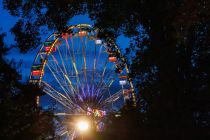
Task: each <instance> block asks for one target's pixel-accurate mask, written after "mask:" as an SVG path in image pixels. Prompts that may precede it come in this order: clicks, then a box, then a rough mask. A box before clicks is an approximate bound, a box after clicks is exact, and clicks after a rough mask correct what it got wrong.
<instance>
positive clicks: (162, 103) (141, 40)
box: [4, 0, 210, 139]
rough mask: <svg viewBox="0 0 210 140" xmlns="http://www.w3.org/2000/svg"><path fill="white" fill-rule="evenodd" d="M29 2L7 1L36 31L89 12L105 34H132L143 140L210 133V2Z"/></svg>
mask: <svg viewBox="0 0 210 140" xmlns="http://www.w3.org/2000/svg"><path fill="white" fill-rule="evenodd" d="M27 3H30V2H29V1H24V2H22V1H21V2H18V1H17V2H12V0H4V7H5V8H6V9H7V10H9V11H10V13H11V14H12V15H21V13H24V14H23V17H24V19H25V20H24V23H27V22H28V23H30V24H31V25H35V26H36V31H39V32H41V30H38V29H40V28H41V27H42V26H44V25H46V26H47V27H48V28H49V29H52V28H57V29H59V30H60V29H61V28H63V26H65V25H66V24H67V21H68V20H69V19H70V18H71V17H73V16H74V15H77V14H83V13H85V12H87V13H88V14H89V16H90V18H91V19H92V20H94V21H95V25H96V26H97V27H99V28H101V29H104V31H103V32H102V35H101V36H103V37H107V36H109V37H110V36H111V37H112V38H116V37H117V36H119V35H120V34H124V35H126V36H127V37H129V38H131V42H130V47H129V48H128V49H127V54H126V57H127V60H128V61H129V63H130V68H131V77H132V78H133V80H134V81H135V84H136V89H137V91H138V94H137V95H138V98H139V102H138V107H139V111H141V113H140V114H141V115H142V116H143V117H142V118H140V120H141V122H142V123H141V124H139V125H140V126H142V129H141V131H142V132H143V133H141V134H140V133H139V136H142V139H143V138H145V139H147V138H148V139H151V137H152V136H151V137H149V135H153V134H154V135H153V137H152V138H156V139H169V138H170V139H175V138H178V139H184V138H186V139H192V138H197V137H199V136H203V137H204V138H207V137H210V136H209V134H208V133H207V130H208V128H209V126H210V119H209V117H210V116H209V115H208V112H210V110H209V107H210V104H209V103H210V101H209V99H210V95H209V93H210V92H209V91H210V85H209V83H210V82H209V81H210V65H209V64H210V58H209V57H210V53H209V51H210V41H209V40H210V30H209V29H210V28H209V26H210V15H209V14H210V11H209V9H210V2H209V1H207V0H199V1H196V0H173V1H167V0H160V1H156V2H154V1H152V0H141V1H139V0H132V1H130V0H121V1H113V0H95V1H85V0H84V1H82V0H81V1H80V0H79V1H57V0H52V1H48V2H37V1H36V2H31V3H30V6H31V7H33V8H35V9H36V10H33V8H28V9H27V10H25V9H23V7H26V5H28V4H27ZM31 11H33V14H32V12H31ZM34 13H35V14H34ZM36 16H39V18H36ZM31 17H34V18H33V19H34V20H31V19H32V18H31ZM20 29H21V28H19V27H18V30H20ZM21 31H22V29H21ZM28 33H30V32H28ZM16 35H18V34H16ZM20 40H21V39H20ZM26 46H27V45H26ZM26 46H25V47H26ZM30 47H31V46H29V47H28V48H30ZM19 48H21V47H19ZM26 48H27V47H26ZM21 50H23V48H21ZM126 115H128V116H129V113H125V116H126ZM130 119H132V117H131V118H130ZM125 121H126V120H124V119H122V120H120V121H118V120H116V124H115V123H113V125H114V126H117V125H118V124H120V123H123V122H125ZM128 124H130V123H128ZM131 124H132V123H131ZM114 126H113V127H114ZM134 126H135V125H133V127H134ZM146 130H147V131H146ZM133 131H140V129H137V130H133ZM113 132H114V130H113ZM183 132H184V133H183ZM116 133H117V132H116ZM173 136H176V137H173Z"/></svg>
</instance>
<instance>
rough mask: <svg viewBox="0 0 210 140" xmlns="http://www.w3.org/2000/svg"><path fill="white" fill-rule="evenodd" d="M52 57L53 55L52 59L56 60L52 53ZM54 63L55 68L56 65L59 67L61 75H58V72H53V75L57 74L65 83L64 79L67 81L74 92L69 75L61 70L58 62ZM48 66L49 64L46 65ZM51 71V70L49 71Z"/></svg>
mask: <svg viewBox="0 0 210 140" xmlns="http://www.w3.org/2000/svg"><path fill="white" fill-rule="evenodd" d="M52 57H53V60H54V61H55V62H57V60H56V58H55V57H54V56H53V55H52ZM55 64H57V65H56V68H57V67H58V68H59V70H60V72H61V73H62V75H60V74H58V73H56V72H54V75H55V76H56V75H58V77H59V78H60V80H61V81H63V82H65V83H66V81H67V82H68V84H69V86H70V87H71V89H73V90H74V92H76V89H75V88H74V86H73V85H72V82H71V80H70V78H69V76H68V75H67V74H65V73H64V72H63V70H62V68H61V67H60V66H59V65H58V63H55ZM48 66H50V65H48ZM52 69H53V70H56V69H55V68H54V67H52ZM52 69H51V70H52ZM51 72H53V71H51ZM61 77H62V78H61ZM57 79H58V78H57ZM66 84H67V83H66ZM68 90H70V89H69V87H68Z"/></svg>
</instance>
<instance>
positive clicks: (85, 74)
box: [80, 37, 88, 83]
mask: <svg viewBox="0 0 210 140" xmlns="http://www.w3.org/2000/svg"><path fill="white" fill-rule="evenodd" d="M80 40H81V42H82V44H81V48H82V56H83V62H84V65H83V71H84V80H85V82H86V83H88V82H87V64H86V61H87V60H86V47H87V42H86V41H84V40H83V37H80ZM84 42H85V43H84Z"/></svg>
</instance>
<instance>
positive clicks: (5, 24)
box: [0, 2, 129, 82]
mask: <svg viewBox="0 0 210 140" xmlns="http://www.w3.org/2000/svg"><path fill="white" fill-rule="evenodd" d="M0 18H1V22H0V27H1V29H2V30H1V31H2V32H5V33H6V34H7V36H6V37H5V42H6V44H7V46H11V45H12V44H14V43H15V41H14V36H13V35H12V34H11V33H10V28H11V27H13V26H14V24H15V22H16V21H17V20H18V18H17V17H13V16H11V15H10V14H9V13H8V12H7V11H6V10H4V9H3V6H2V2H0ZM2 19H4V20H2ZM82 23H85V24H90V25H94V22H93V21H91V20H90V18H89V17H88V15H77V16H74V17H73V18H72V19H70V20H69V25H77V24H82ZM52 32H54V31H52ZM52 32H49V35H50V34H51V33H52ZM47 37H48V36H45V35H43V36H42V41H44V40H45V39H46V38H47ZM117 44H118V45H119V48H125V47H128V45H129V39H128V38H126V37H124V36H123V35H121V36H119V37H118V39H117ZM40 47H41V44H40V46H38V47H37V48H36V49H34V50H32V51H29V52H27V53H26V54H21V53H19V50H18V49H17V48H12V49H11V50H10V52H9V53H8V55H7V56H6V57H7V58H8V59H15V60H16V61H19V60H23V64H22V67H21V74H22V81H23V82H24V81H25V80H27V79H28V78H29V75H30V69H31V65H32V63H33V60H34V58H35V56H36V54H37V52H38V50H39V49H40Z"/></svg>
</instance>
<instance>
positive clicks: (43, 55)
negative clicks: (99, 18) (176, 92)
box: [30, 24, 136, 117]
mask: <svg viewBox="0 0 210 140" xmlns="http://www.w3.org/2000/svg"><path fill="white" fill-rule="evenodd" d="M128 73H129V70H128V67H127V65H126V61H125V59H124V57H123V56H122V54H121V53H120V50H119V49H118V47H117V45H116V44H115V43H114V42H113V41H112V40H109V39H106V40H105V39H100V38H98V29H95V28H93V27H92V26H91V25H88V24H79V25H75V26H69V27H68V28H66V30H64V31H62V32H54V33H53V34H52V35H50V36H49V37H48V38H47V39H46V41H45V42H44V43H43V44H42V46H41V48H40V50H39V52H38V53H37V55H36V57H35V60H34V62H33V65H32V68H31V73H30V82H31V83H35V84H38V85H40V86H41V87H42V89H43V91H44V93H46V94H47V95H49V97H51V98H53V99H54V100H55V101H56V102H57V103H58V104H59V105H60V106H61V107H62V108H63V112H65V113H68V114H86V115H91V114H94V116H95V117H104V116H105V115H106V114H107V113H109V112H111V111H113V109H114V108H120V107H122V106H123V105H124V104H125V103H127V102H129V101H130V102H132V104H133V106H135V105H136V99H135V93H134V87H133V84H132V81H131V78H129V76H128ZM39 98H40V97H37V100H36V101H37V104H39V100H40V99H39Z"/></svg>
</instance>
